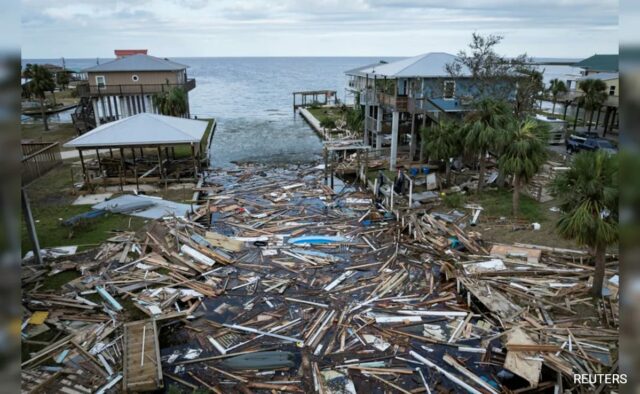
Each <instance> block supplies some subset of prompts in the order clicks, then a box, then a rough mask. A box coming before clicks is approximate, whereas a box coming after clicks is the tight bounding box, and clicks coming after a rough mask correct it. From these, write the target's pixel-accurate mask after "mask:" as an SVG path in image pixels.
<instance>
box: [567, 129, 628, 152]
mask: <svg viewBox="0 0 640 394" xmlns="http://www.w3.org/2000/svg"><path fill="white" fill-rule="evenodd" d="M565 146H566V148H567V152H569V153H575V152H580V151H582V150H588V151H595V150H599V149H602V150H604V151H605V152H607V153H611V154H614V153H618V148H616V147H615V145H613V144H612V143H611V141H609V140H607V139H604V138H600V137H599V136H598V134H597V133H576V134H571V135H570V136H569V138H567V139H566V141H565Z"/></svg>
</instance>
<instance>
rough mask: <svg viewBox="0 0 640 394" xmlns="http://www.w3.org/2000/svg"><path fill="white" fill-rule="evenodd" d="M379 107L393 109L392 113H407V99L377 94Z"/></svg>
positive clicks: (405, 97)
mask: <svg viewBox="0 0 640 394" xmlns="http://www.w3.org/2000/svg"><path fill="white" fill-rule="evenodd" d="M378 102H379V103H380V105H383V106H387V107H391V108H393V110H394V111H398V112H407V110H408V108H409V97H407V96H395V95H390V94H386V93H378Z"/></svg>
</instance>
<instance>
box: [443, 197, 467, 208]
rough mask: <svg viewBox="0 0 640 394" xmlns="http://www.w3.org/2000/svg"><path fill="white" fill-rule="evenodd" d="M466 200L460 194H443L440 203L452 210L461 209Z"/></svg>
mask: <svg viewBox="0 0 640 394" xmlns="http://www.w3.org/2000/svg"><path fill="white" fill-rule="evenodd" d="M466 200H467V196H465V195H464V194H462V193H451V194H445V195H444V196H443V197H442V203H443V204H444V205H445V206H446V207H448V208H452V209H458V208H462V206H463V205H464V204H465V202H466Z"/></svg>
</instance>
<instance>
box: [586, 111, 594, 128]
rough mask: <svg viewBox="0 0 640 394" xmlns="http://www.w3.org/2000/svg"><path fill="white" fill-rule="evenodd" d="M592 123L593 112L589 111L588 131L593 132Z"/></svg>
mask: <svg viewBox="0 0 640 394" xmlns="http://www.w3.org/2000/svg"><path fill="white" fill-rule="evenodd" d="M591 122H593V110H589V126H588V129H587V131H591Z"/></svg>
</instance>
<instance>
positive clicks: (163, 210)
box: [92, 194, 196, 219]
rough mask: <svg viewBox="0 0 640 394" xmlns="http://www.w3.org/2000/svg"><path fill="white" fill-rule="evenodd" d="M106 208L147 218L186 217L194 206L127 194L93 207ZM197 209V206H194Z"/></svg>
mask: <svg viewBox="0 0 640 394" xmlns="http://www.w3.org/2000/svg"><path fill="white" fill-rule="evenodd" d="M92 208H93V209H104V210H107V211H110V212H118V213H123V214H126V215H133V216H138V217H142V218H146V219H160V218H162V217H164V216H172V215H175V216H178V217H184V216H186V215H187V213H188V212H189V211H191V209H192V206H191V205H189V204H180V203H177V202H173V201H169V200H163V199H161V198H159V197H151V196H134V195H130V194H126V195H123V196H119V197H116V198H114V199H111V200H108V201H104V202H101V203H99V204H96V205H94V206H93V207H92ZM193 209H196V206H195V205H194V206H193Z"/></svg>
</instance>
